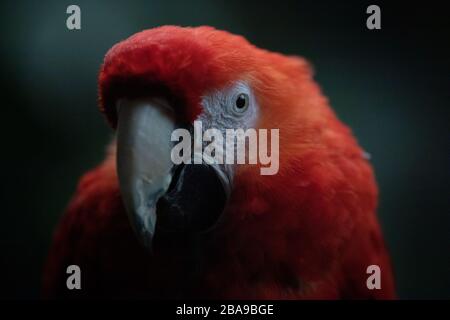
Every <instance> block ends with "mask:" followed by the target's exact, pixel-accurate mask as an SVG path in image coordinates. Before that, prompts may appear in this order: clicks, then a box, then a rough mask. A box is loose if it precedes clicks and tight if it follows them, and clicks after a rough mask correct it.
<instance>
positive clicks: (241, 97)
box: [236, 94, 246, 109]
mask: <svg viewBox="0 0 450 320" xmlns="http://www.w3.org/2000/svg"><path fill="white" fill-rule="evenodd" d="M245 105H246V99H245V96H244V95H243V94H241V95H239V96H238V98H237V99H236V107H238V108H239V109H242V108H244V107H245Z"/></svg>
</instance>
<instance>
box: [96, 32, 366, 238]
mask: <svg viewBox="0 0 450 320" xmlns="http://www.w3.org/2000/svg"><path fill="white" fill-rule="evenodd" d="M99 90H100V105H101V110H102V111H103V112H104V114H105V115H106V117H107V119H108V121H109V123H110V125H111V126H112V127H113V128H114V129H116V130H117V172H118V178H119V185H120V190H121V194H122V197H123V201H124V204H125V208H126V210H127V212H128V215H129V218H130V221H131V224H132V225H133V228H134V230H135V232H136V233H137V234H138V236H139V238H140V239H141V240H142V241H143V242H144V243H145V244H147V245H150V244H151V240H152V238H153V235H154V234H155V230H157V229H161V230H169V231H182V232H204V231H207V230H210V229H211V228H212V227H213V226H214V225H216V223H217V222H218V221H219V220H220V219H219V218H221V217H223V215H224V214H223V213H224V212H225V214H228V212H230V213H229V214H230V215H231V214H234V215H235V216H234V217H233V219H237V220H239V219H244V216H245V215H254V216H257V215H259V214H261V213H264V212H269V211H274V210H276V209H275V208H274V207H271V205H270V204H271V201H276V202H278V203H284V204H282V206H286V205H288V203H289V201H290V200H292V199H293V198H296V199H298V198H302V197H304V198H305V195H302V194H299V193H298V192H297V191H298V187H299V185H302V186H303V187H304V188H305V190H307V188H308V187H312V189H311V193H314V192H315V191H317V190H318V189H317V188H316V189H314V186H316V187H317V185H315V184H314V183H317V181H318V183H325V182H324V181H325V180H327V177H325V176H324V174H322V173H321V172H320V170H317V172H316V175H319V176H321V177H320V179H319V180H316V182H312V181H314V177H313V175H314V174H312V173H311V172H312V171H308V170H307V168H308V167H309V166H310V165H311V166H312V164H313V163H316V162H320V161H322V160H323V158H322V159H321V158H320V156H318V155H319V154H321V153H324V152H328V151H327V150H326V145H327V144H329V145H330V146H331V145H332V147H331V148H330V150H331V149H332V150H336V148H341V147H342V148H344V146H345V145H348V147H346V148H347V151H348V152H350V153H355V154H358V156H360V155H359V153H360V150H359V148H357V147H356V144H355V143H354V141H353V140H352V139H353V138H351V137H350V135H349V133H348V130H347V128H346V127H344V126H342V125H341V124H340V123H339V122H338V121H337V120H336V119H335V116H334V114H333V112H332V111H331V110H330V109H329V108H328V106H327V101H326V99H325V98H324V97H323V96H322V95H321V93H320V90H319V88H318V86H317V85H316V84H315V83H314V81H313V80H312V73H311V69H310V67H309V65H308V63H306V62H305V60H303V59H301V58H298V57H288V56H284V55H281V54H277V53H272V52H269V51H266V50H262V49H259V48H257V47H255V46H253V45H252V44H250V43H249V42H247V41H246V40H245V39H244V38H243V37H241V36H236V35H232V34H230V33H227V32H224V31H218V30H216V29H213V28H211V27H198V28H180V27H175V26H166V27H160V28H155V29H151V30H146V31H142V32H140V33H137V34H135V35H133V36H132V37H130V38H128V39H126V40H124V41H122V42H120V43H118V44H117V45H115V46H114V47H113V48H112V49H110V50H109V52H108V53H107V55H106V57H105V60H104V64H103V66H102V68H101V72H100V76H99ZM196 121H201V124H202V128H200V129H199V128H196V127H195V125H194V124H195V122H196ZM323 128H327V130H324V129H323ZM177 129H181V130H182V131H177ZM208 129H214V130H217V132H220V133H226V130H227V129H243V130H246V129H255V130H259V129H267V130H271V129H278V130H279V154H278V155H277V157H278V162H279V163H278V168H277V170H276V172H275V174H273V175H264V174H261V172H262V171H261V169H262V168H263V167H264V165H267V163H265V164H263V163H261V161H259V160H261V159H260V158H259V157H257V159H256V160H257V161H256V163H254V162H253V163H250V162H251V161H246V162H245V163H243V164H236V163H219V162H217V161H214V160H211V159H205V158H203V159H201V160H199V161H196V160H197V159H196V157H197V156H199V150H196V148H195V146H194V143H195V141H192V148H191V150H190V151H191V153H190V154H183V155H182V157H183V159H185V160H188V159H189V161H190V162H189V161H184V162H183V163H174V161H173V155H174V146H175V145H176V143H177V141H173V140H174V136H173V135H174V132H179V133H180V134H179V135H177V136H176V138H177V139H180V140H181V136H182V135H183V134H184V133H187V132H188V133H191V134H192V135H191V136H190V138H191V139H192V140H194V139H196V138H195V134H196V132H195V131H196V130H197V131H198V130H200V136H201V134H202V133H205V132H206V131H207V130H208ZM183 130H184V131H183ZM197 133H198V132H197ZM198 136H199V135H197V138H198ZM223 136H224V137H226V134H224V135H223ZM342 137H344V138H343V139H341V138H342ZM258 138H260V137H258ZM177 139H175V140H177ZM267 140H269V141H270V138H268V139H267ZM272 141H274V140H272ZM324 141H327V142H326V143H325V142H324ZM341 141H342V142H341ZM348 141H350V143H349V144H346V142H348ZM188 144H189V145H191V143H190V142H189V143H188ZM200 144H201V143H200ZM259 146H260V145H259ZM260 147H261V146H260ZM249 149H251V147H250V145H248V144H246V150H247V151H248V150H249ZM185 150H186V149H185ZM259 151H261V150H259ZM265 151H266V153H270V144H269V146H268V147H267V149H266V150H265ZM273 151H274V152H275V153H278V150H273ZM216 152H217V151H216ZM307 153H309V155H310V156H311V157H307V158H305V161H304V162H303V168H304V169H305V170H306V171H302V169H299V168H302V165H300V166H299V163H301V162H302V161H303V160H302V157H301V155H305V154H307ZM274 160H275V159H274ZM235 162H236V161H235ZM301 175H303V176H301ZM302 179H303V180H302ZM327 181H328V180H327ZM313 189H314V190H315V191H314V190H313ZM293 190H295V191H293ZM230 208H233V209H236V210H234V211H233V210H226V209H230ZM278 208H280V207H278ZM232 211H233V213H232ZM236 212H239V214H240V216H238V213H236ZM272 218H273V217H272ZM264 219H265V218H263V217H261V220H264ZM275 219H280V221H281V220H282V219H283V218H282V217H281V213H280V217H278V218H277V217H275ZM273 223H274V225H276V222H274V220H273ZM264 232H267V230H266V229H264V228H262V229H261V233H264Z"/></svg>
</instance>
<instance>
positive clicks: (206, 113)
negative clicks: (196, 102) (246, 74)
mask: <svg viewBox="0 0 450 320" xmlns="http://www.w3.org/2000/svg"><path fill="white" fill-rule="evenodd" d="M240 94H245V95H247V96H248V98H249V101H248V107H247V108H246V110H245V111H242V113H239V112H236V111H235V104H236V99H237V98H238V96H239V95H240ZM202 106H203V111H202V113H201V114H200V115H199V117H198V119H197V120H200V121H202V123H203V129H204V130H206V129H209V128H214V129H218V130H221V131H222V132H223V133H224V134H225V130H226V129H238V128H240V129H244V130H246V129H248V128H254V126H255V125H256V121H257V118H258V113H259V106H258V103H257V101H256V98H255V96H254V95H253V92H252V90H251V89H250V87H249V85H248V84H247V83H245V82H243V81H239V82H236V83H235V84H233V85H231V86H229V87H226V88H225V89H223V90H217V91H213V92H211V93H210V94H208V95H205V96H204V97H203V99H202Z"/></svg>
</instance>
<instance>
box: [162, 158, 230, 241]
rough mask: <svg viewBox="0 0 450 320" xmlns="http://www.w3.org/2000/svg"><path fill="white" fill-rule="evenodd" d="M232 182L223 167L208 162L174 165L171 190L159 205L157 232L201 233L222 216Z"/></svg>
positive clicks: (211, 226)
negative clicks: (222, 169)
mask: <svg viewBox="0 0 450 320" xmlns="http://www.w3.org/2000/svg"><path fill="white" fill-rule="evenodd" d="M228 189H229V182H228V179H227V178H226V176H225V175H224V174H223V172H222V171H221V169H220V168H217V167H215V166H212V165H208V164H181V165H178V166H176V167H174V171H173V176H172V181H171V184H170V186H169V189H168V190H167V192H166V193H165V194H164V195H163V196H162V197H161V198H160V199H159V201H158V203H157V206H156V215H157V225H156V232H159V231H162V232H164V231H166V232H167V231H169V232H183V233H200V232H206V231H208V230H210V229H212V228H213V227H214V226H215V225H216V224H217V222H218V221H219V220H220V217H221V215H222V212H223V210H224V208H225V205H226V203H227V200H228V194H229V192H228Z"/></svg>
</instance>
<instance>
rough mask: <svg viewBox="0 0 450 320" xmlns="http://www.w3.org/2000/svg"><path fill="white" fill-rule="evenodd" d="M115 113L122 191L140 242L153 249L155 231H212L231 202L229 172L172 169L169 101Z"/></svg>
mask: <svg viewBox="0 0 450 320" xmlns="http://www.w3.org/2000/svg"><path fill="white" fill-rule="evenodd" d="M117 112H118V127H117V173H118V177H119V186H120V191H121V194H122V199H123V202H124V205H125V209H126V211H127V214H128V217H129V220H130V222H131V225H132V227H133V229H134V231H135V233H136V234H137V236H138V238H139V239H140V240H141V242H142V243H143V244H144V245H145V246H146V247H149V248H150V249H151V247H152V240H153V237H154V235H155V232H156V233H158V234H159V233H161V234H166V235H169V236H172V235H173V234H180V233H184V234H191V233H192V234H193V233H201V232H206V231H208V230H211V229H212V227H213V226H215V225H216V223H217V221H218V220H219V218H220V217H221V214H222V212H223V210H224V208H225V205H226V203H227V201H228V197H229V195H230V190H231V183H230V181H231V178H230V173H229V172H227V170H226V169H225V167H224V166H220V165H216V164H206V163H202V164H191V163H186V164H184V163H182V164H179V165H174V163H173V162H172V160H171V151H172V147H173V145H174V144H173V142H172V141H171V135H172V132H173V130H175V129H176V122H175V115H174V112H173V109H172V108H171V107H170V105H169V104H168V103H167V102H166V101H165V100H161V99H147V100H134V101H128V100H122V101H120V102H119V104H118V110H117ZM157 220H158V223H157Z"/></svg>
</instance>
